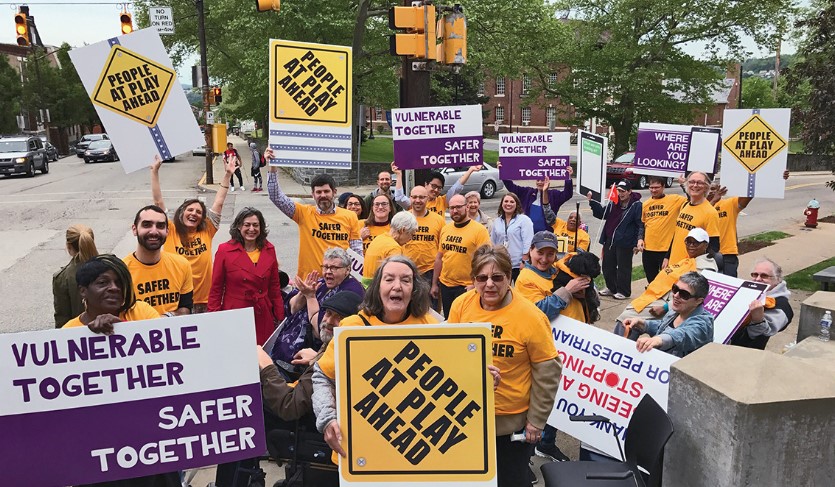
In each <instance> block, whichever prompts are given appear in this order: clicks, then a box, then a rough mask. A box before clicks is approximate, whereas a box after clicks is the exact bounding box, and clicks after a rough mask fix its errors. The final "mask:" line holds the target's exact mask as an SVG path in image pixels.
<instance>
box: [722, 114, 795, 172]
mask: <svg viewBox="0 0 835 487" xmlns="http://www.w3.org/2000/svg"><path fill="white" fill-rule="evenodd" d="M724 146H725V149H727V150H728V152H730V153H731V155H732V156H734V158H736V160H738V161H739V162H740V163H741V164H742V165H743V166H745V168H746V169H748V172H750V173H752V174H753V173H755V172H757V170H758V169H759V168H761V167H762V166H763V165H764V164H765V163H766V162H768V161H769V160H771V158H772V157H774V156H776V155H777V154H779V153H780V151H782V150H783V149H785V148H786V141H785V140H784V139H783V138H782V137H780V134H779V133H777V131H776V130H774V129H773V128H772V127H771V126H770V125H769V124H768V123H766V121H765V120H763V119H762V118H760V116H759V115H756V114H755V115H752V116H751V118H749V119H748V120H747V121H746V122H745V123H744V124H742V126H741V127H739V129H737V130H736V132H734V133H733V134H731V135H730V137H728V138H726V139H725V141H724Z"/></svg>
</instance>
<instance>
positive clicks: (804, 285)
mask: <svg viewBox="0 0 835 487" xmlns="http://www.w3.org/2000/svg"><path fill="white" fill-rule="evenodd" d="M833 265H835V257H831V258H829V259H826V260H824V261H822V262H818V263H817V264H815V265H812V266H809V267H807V268H805V269H801V270H799V271H797V272H793V273H791V274H789V275H788V276H786V278H785V279H786V284H787V285H788V286H789V289H799V290H802V291H810V292H815V291H818V290H820V283H818V282H817V281H814V280H813V279H812V275H813V274H814V273H816V272H819V271H822V270H824V269H826V268H827V267H831V266H833Z"/></svg>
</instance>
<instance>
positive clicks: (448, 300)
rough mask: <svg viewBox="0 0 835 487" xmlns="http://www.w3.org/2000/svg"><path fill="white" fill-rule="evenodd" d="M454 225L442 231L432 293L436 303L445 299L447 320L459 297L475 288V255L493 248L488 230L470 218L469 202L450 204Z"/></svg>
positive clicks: (458, 198) (452, 201)
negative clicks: (479, 250) (484, 249)
mask: <svg viewBox="0 0 835 487" xmlns="http://www.w3.org/2000/svg"><path fill="white" fill-rule="evenodd" d="M449 216H450V218H452V221H451V222H450V223H447V224H446V225H444V228H443V229H441V236H440V249H439V251H438V254H437V255H436V256H435V268H434V271H433V276H432V289H431V291H430V292H429V294H430V295H431V296H432V298H434V299H438V296H439V295H440V297H441V302H442V304H443V306H444V316H445V317H446V316H449V308H450V306H452V302H453V301H454V300H455V298H457V297H458V296H460V295H462V294H464V293H465V292H466V291H467V288H468V287H471V286H472V285H473V278H472V276H471V270H472V269H471V268H472V261H473V254H475V251H476V249H477V248H479V247H481V246H482V245H490V234H489V233H487V228H486V227H485V226H484V225H482V224H480V223H477V222H474V221H472V220H470V217H468V216H467V200H466V199H464V197H463V196H461V195H460V194H457V195H455V196H453V197H452V198H451V199H450V200H449Z"/></svg>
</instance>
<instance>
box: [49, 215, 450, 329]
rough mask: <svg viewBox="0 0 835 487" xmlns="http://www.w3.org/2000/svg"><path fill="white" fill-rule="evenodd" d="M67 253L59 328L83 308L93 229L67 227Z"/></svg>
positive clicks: (60, 281) (59, 289)
mask: <svg viewBox="0 0 835 487" xmlns="http://www.w3.org/2000/svg"><path fill="white" fill-rule="evenodd" d="M67 253H69V254H70V257H71V258H70V262H69V263H68V264H67V265H65V266H64V267H62V268H61V270H60V271H58V272H56V273H55V275H53V276H52V303H53V307H54V309H55V314H54V316H55V328H61V327H62V326H64V323H66V322H68V321H69V320H70V318H72V317H73V316H78V315H79V314H80V313H81V312H82V311H83V310H84V303H83V302H82V301H81V294H80V293H79V292H78V283H77V282H76V281H75V273H76V272H77V271H78V267H79V266H81V265H82V264H84V263H85V262H87V261H89V260H90V259H92V258H93V257H95V256H97V255H99V251H98V249H97V248H96V241H95V239H94V237H93V229H92V228H90V227H88V226H86V225H72V226H71V227H70V228H68V229H67ZM432 255H435V253H433V254H432Z"/></svg>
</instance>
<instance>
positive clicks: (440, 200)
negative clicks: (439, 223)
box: [426, 194, 447, 221]
mask: <svg viewBox="0 0 835 487" xmlns="http://www.w3.org/2000/svg"><path fill="white" fill-rule="evenodd" d="M426 209H427V210H429V211H431V212H433V213H437V214H438V215H441V218H443V219H444V221H446V210H447V203H446V195H445V194H443V195H440V196H438V197H437V198H435V199H434V200H431V201H427V202H426Z"/></svg>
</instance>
